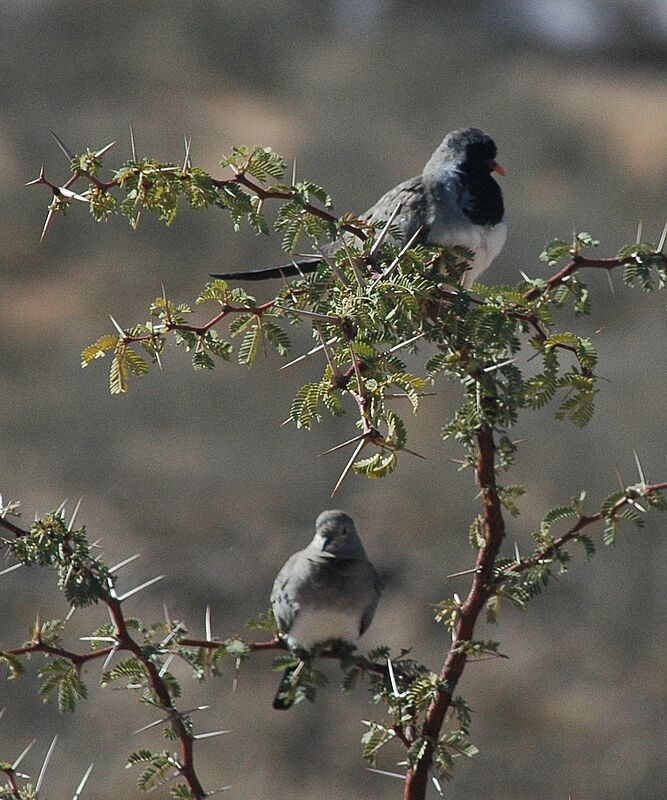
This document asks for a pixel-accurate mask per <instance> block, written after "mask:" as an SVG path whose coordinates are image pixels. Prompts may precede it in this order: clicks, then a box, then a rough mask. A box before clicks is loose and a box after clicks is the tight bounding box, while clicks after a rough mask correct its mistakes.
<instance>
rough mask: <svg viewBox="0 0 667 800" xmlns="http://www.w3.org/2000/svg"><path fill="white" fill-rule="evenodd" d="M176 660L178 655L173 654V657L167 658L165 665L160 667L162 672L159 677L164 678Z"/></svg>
mask: <svg viewBox="0 0 667 800" xmlns="http://www.w3.org/2000/svg"><path fill="white" fill-rule="evenodd" d="M174 658H176V653H171V655H168V656H167V658H165V660H164V664H163V665H162V666H161V667H160V671H159V672H158V675H159V676H160V677H162V676H163V675H164V673H165V672H166V671H167V670H168V669H169V665H170V664H171V662H172V661H173V660H174Z"/></svg>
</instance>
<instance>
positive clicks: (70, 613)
mask: <svg viewBox="0 0 667 800" xmlns="http://www.w3.org/2000/svg"><path fill="white" fill-rule="evenodd" d="M75 611H76V606H70V608H69V611H68V612H67V616H66V617H65V622H69V621H70V620H71V619H72V617H73V616H74V612H75Z"/></svg>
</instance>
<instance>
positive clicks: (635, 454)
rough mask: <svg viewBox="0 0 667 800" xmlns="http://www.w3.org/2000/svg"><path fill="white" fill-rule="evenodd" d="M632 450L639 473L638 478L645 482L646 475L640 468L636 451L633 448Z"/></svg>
mask: <svg viewBox="0 0 667 800" xmlns="http://www.w3.org/2000/svg"><path fill="white" fill-rule="evenodd" d="M632 452H633V454H634V457H635V464H636V465H637V472H638V473H639V480H640V481H641V482H642V483H643V484H646V476H645V475H644V470H643V469H642V464H641V461H640V460H639V454H638V453H637V451H636V450H635V449H634V448H633V450H632Z"/></svg>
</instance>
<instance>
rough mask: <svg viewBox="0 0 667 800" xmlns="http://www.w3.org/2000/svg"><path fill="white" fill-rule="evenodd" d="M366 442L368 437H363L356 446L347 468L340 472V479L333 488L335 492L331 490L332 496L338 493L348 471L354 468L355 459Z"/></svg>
mask: <svg viewBox="0 0 667 800" xmlns="http://www.w3.org/2000/svg"><path fill="white" fill-rule="evenodd" d="M365 444H366V439H362V440H361V441H360V442H359V444H358V445H357V446H356V447H355V448H354V453H352V455H351V456H350V460H349V461H348V462H347V464H346V465H345V468H344V469H343V471H342V472H341V474H340V478H338V480H337V481H336V485H335V486H334V488H333V492H331V496H332V497H333V496H334V495H335V494H336V492H337V491H338V489H339V488H340V486H341V484H342V483H343V481H344V480H345V478H346V477H347V473H348V472H349V471H350V470H351V469H352V464H354V461H355V459H356V457H357V456H358V455H359V453H360V452H361V451H362V450H363V449H364V446H365Z"/></svg>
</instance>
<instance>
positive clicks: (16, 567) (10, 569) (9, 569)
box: [0, 561, 23, 576]
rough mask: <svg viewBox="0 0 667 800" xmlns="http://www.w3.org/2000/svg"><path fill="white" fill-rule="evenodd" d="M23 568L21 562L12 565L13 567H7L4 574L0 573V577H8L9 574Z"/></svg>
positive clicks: (3, 571)
mask: <svg viewBox="0 0 667 800" xmlns="http://www.w3.org/2000/svg"><path fill="white" fill-rule="evenodd" d="M22 566H23V564H22V563H21V562H20V561H19V563H18V564H12V565H11V567H7V569H3V570H2V572H0V576H1V575H6V574H7V573H8V572H14V570H15V569H18V568H19V567H22Z"/></svg>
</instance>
